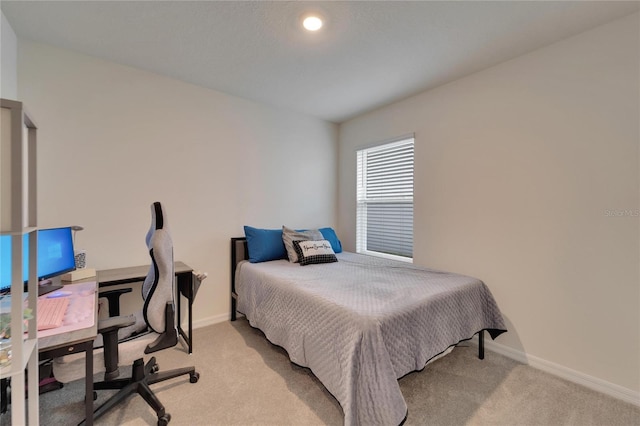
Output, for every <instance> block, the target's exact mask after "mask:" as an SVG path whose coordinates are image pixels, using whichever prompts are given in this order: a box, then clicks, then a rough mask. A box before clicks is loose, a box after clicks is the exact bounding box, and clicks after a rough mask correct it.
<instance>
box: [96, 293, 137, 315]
mask: <svg viewBox="0 0 640 426" xmlns="http://www.w3.org/2000/svg"><path fill="white" fill-rule="evenodd" d="M125 293H131V288H118V289H115V290H108V291H103V292H100V293H98V297H105V298H106V299H107V301H108V302H109V316H110V317H117V316H118V315H120V296H122V295H123V294H125Z"/></svg>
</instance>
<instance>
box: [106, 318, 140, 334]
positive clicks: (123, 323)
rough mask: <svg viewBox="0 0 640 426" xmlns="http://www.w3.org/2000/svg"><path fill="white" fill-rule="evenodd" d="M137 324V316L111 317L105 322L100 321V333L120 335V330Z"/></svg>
mask: <svg viewBox="0 0 640 426" xmlns="http://www.w3.org/2000/svg"><path fill="white" fill-rule="evenodd" d="M135 323H136V317H135V315H127V316H118V317H110V318H106V319H103V320H100V321H98V333H100V334H102V335H103V336H104V335H105V334H110V333H113V332H115V333H116V334H117V333H118V330H120V329H121V328H124V327H129V326H130V325H133V324H135Z"/></svg>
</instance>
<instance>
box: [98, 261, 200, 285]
mask: <svg viewBox="0 0 640 426" xmlns="http://www.w3.org/2000/svg"><path fill="white" fill-rule="evenodd" d="M192 271H193V268H191V267H190V266H188V265H186V264H185V263H183V262H179V261H176V262H175V273H176V274H182V273H185V272H192ZM148 272H149V265H143V266H131V267H128V268H116V269H103V270H101V271H98V272H97V276H96V280H97V282H98V284H100V285H101V286H102V287H104V286H105V284H106V285H118V284H129V283H133V282H137V281H142V280H144V279H145V277H146V276H147V273H148Z"/></svg>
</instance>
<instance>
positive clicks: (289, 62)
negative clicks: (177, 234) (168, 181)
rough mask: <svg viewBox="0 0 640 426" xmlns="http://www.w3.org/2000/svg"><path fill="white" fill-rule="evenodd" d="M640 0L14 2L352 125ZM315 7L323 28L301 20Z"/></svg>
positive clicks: (265, 99) (111, 52)
mask: <svg viewBox="0 0 640 426" xmlns="http://www.w3.org/2000/svg"><path fill="white" fill-rule="evenodd" d="M639 4H640V3H638V2H611V1H602V2H598V1H560V2H553V1H531V2H520V1H518V2H504V1H498V2H492V1H491V2H490V1H471V2H464V1H454V2H452V1H449V2H446V1H442V2H439V1H424V2H399V1H389V2H366V1H358V2H337V1H336V2H333V1H332V2H284V1H279V2H270V1H260V2H229V1H227V2H214V1H124V2H121V1H118V2H116V1H71V2H59V1H45V2H31V1H17V2H15V1H5V0H3V1H2V2H1V3H0V7H1V8H2V12H3V13H4V15H5V16H6V17H7V20H8V21H9V23H10V24H11V26H12V27H13V29H14V31H15V32H16V34H17V35H18V37H19V39H28V40H34V41H38V42H43V43H48V44H51V45H54V46H58V47H62V48H66V49H70V50H74V51H77V52H81V53H85V54H88V55H92V56H95V57H99V58H104V59H107V60H110V61H114V62H117V63H120V64H125V65H129V66H132V67H136V68H140V69H144V70H148V71H152V72H155V73H159V74H163V75H167V76H170V77H174V78H177V79H180V80H183V81H186V82H190V83H193V84H197V85H200V86H204V87H208V88H211V89H215V90H218V91H221V92H225V93H228V94H232V95H236V96H240V97H243V98H247V99H252V100H255V101H258V102H262V103H266V104H269V105H274V106H278V107H283V108H288V109H292V110H296V111H300V112H304V113H307V114H310V115H313V116H316V117H320V118H323V119H325V120H329V121H333V122H342V121H344V120H347V119H349V118H351V117H354V116H357V115H359V114H362V113H363V112H366V111H369V110H372V109H375V108H377V107H380V106H382V105H386V104H388V103H391V102H394V101H397V100H399V99H402V98H405V97H407V96H410V95H412V94H415V93H418V92H421V91H423V90H426V89H429V88H433V87H435V86H438V85H441V84H443V83H446V82H448V81H452V80H455V79H457V78H460V77H462V76H464V75H468V74H471V73H473V72H476V71H478V70H481V69H484V68H487V67H490V66H492V65H495V64H497V63H500V62H503V61H505V60H508V59H511V58H513V57H516V56H519V55H521V54H524V53H527V52H529V51H532V50H534V49H537V48H539V47H542V46H545V45H548V44H550V43H553V42H555V41H558V40H560V39H563V38H566V37H569V36H571V35H573V34H577V33H579V32H582V31H584V30H587V29H589V28H592V27H595V26H597V25H600V24H602V23H605V22H608V21H611V20H613V19H616V18H618V17H622V16H624V15H628V14H630V13H633V12H634V11H637V10H638V9H639ZM309 11H316V12H319V13H320V14H321V15H323V16H324V17H325V19H326V23H325V27H324V28H323V29H322V30H321V31H320V32H318V33H309V32H305V31H304V30H302V29H301V28H300V25H299V24H300V18H301V16H302V15H304V14H305V13H307V12H309Z"/></svg>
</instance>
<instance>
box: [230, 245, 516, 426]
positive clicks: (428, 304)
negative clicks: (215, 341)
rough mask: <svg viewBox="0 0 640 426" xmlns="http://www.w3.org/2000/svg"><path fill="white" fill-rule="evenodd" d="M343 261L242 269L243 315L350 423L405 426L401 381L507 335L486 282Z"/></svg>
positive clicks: (368, 259)
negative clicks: (465, 347) (482, 340)
mask: <svg viewBox="0 0 640 426" xmlns="http://www.w3.org/2000/svg"><path fill="white" fill-rule="evenodd" d="M337 257H338V262H336V263H328V264H320V265H307V266H300V265H299V264H294V263H289V262H288V261H287V260H276V261H270V262H263V263H249V262H247V261H243V262H240V263H239V264H238V266H237V269H236V291H237V294H238V311H240V312H242V313H244V314H245V316H246V317H247V319H248V321H249V323H250V324H251V325H252V326H253V327H256V328H259V329H260V330H262V331H263V332H264V334H265V335H266V337H267V338H268V339H269V340H270V341H271V342H272V343H274V344H276V345H279V346H282V347H283V348H284V349H285V350H286V351H287V353H288V354H289V358H290V359H291V361H292V362H294V363H296V364H298V365H301V366H304V367H308V368H310V369H311V371H312V372H313V373H314V374H315V375H316V377H317V378H318V379H319V380H320V381H321V382H322V383H323V384H324V386H325V387H326V388H327V390H328V391H329V392H331V394H333V396H334V397H335V398H336V399H337V400H338V402H339V403H340V405H341V406H342V409H343V412H344V423H345V424H346V425H398V424H400V423H402V422H403V420H404V419H405V418H406V415H407V406H406V403H405V401H404V398H403V396H402V393H401V391H400V387H399V384H398V379H399V378H401V377H402V376H404V375H406V374H408V373H410V372H412V371H415V370H421V369H423V368H424V366H425V365H426V363H427V362H428V361H429V360H430V359H431V358H433V357H435V356H437V355H438V354H440V353H442V352H444V351H445V350H447V348H449V347H450V346H452V345H455V344H457V343H458V342H460V341H462V340H466V339H470V338H471V337H472V336H473V335H474V334H476V333H478V332H479V331H481V330H488V331H489V333H490V335H491V337H492V338H494V339H495V337H497V336H498V335H499V334H501V333H502V332H504V331H506V327H505V325H504V321H503V318H502V315H501V313H500V310H499V309H498V306H497V304H496V302H495V300H494V298H493V296H492V294H491V292H490V291H489V289H488V287H487V286H486V285H485V284H484V283H483V282H482V281H480V280H478V279H476V278H473V277H468V276H464V275H460V274H454V273H450V272H443V271H437V270H432V269H427V268H420V267H417V266H414V265H411V264H408V263H404V262H398V261H393V260H387V259H381V258H376V257H372V256H364V255H360V254H355V253H348V252H343V253H339V254H337Z"/></svg>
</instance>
